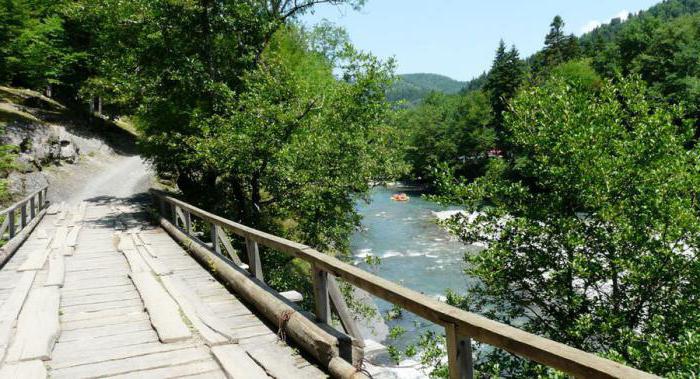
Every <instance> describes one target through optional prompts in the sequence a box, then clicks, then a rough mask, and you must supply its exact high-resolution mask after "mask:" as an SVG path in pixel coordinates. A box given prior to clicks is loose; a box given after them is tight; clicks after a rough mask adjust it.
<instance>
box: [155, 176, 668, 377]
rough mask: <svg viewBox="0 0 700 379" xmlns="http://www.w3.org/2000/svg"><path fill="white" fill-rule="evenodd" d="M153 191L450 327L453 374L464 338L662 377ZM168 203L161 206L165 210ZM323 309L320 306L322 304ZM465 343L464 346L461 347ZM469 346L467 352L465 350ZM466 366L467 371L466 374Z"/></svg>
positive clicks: (584, 365) (558, 365)
mask: <svg viewBox="0 0 700 379" xmlns="http://www.w3.org/2000/svg"><path fill="white" fill-rule="evenodd" d="M151 193H152V194H153V195H154V196H155V197H156V198H158V199H160V200H161V201H164V202H166V203H169V204H171V205H173V206H177V207H179V208H181V209H184V210H187V212H189V213H191V214H193V215H196V216H197V217H199V218H201V219H203V220H205V221H207V222H210V223H212V224H215V225H218V226H220V227H221V228H222V229H225V230H227V231H230V232H232V233H234V234H236V235H238V236H240V237H244V238H246V239H247V240H249V241H254V242H256V243H259V244H262V245H264V246H267V247H269V248H272V249H275V250H278V251H281V252H284V253H287V254H290V255H292V256H294V257H296V258H299V259H302V260H304V261H306V262H308V263H310V264H311V265H312V267H314V269H315V270H320V271H323V272H325V273H327V274H332V275H334V276H336V277H340V278H342V279H344V280H345V281H347V282H348V283H351V284H353V285H355V286H357V287H359V288H361V289H363V290H365V291H367V292H369V293H370V294H372V295H374V296H377V297H379V298H381V299H384V300H386V301H388V302H390V303H393V304H395V305H398V306H400V307H402V308H404V309H406V310H408V311H410V312H413V313H415V314H416V315H418V316H420V317H423V318H425V319H427V320H429V321H432V322H434V323H436V324H439V325H442V326H444V327H445V328H446V329H447V335H448V340H447V343H448V351H449V352H450V354H448V358H449V365H450V377H451V378H462V377H466V374H464V372H466V371H469V368H466V367H463V368H459V367H458V362H471V359H464V357H462V358H459V354H460V353H462V354H464V353H467V352H466V350H470V349H465V348H464V343H460V341H459V339H460V337H469V338H473V339H475V340H477V341H480V342H483V343H486V344H489V345H492V346H494V347H498V348H501V349H504V350H507V351H509V352H511V353H513V354H516V355H519V356H521V357H524V358H528V359H531V360H533V361H536V362H538V363H541V364H543V365H546V366H549V367H552V368H555V369H557V370H561V371H563V372H565V373H568V374H571V375H574V376H576V377H582V378H583V377H585V378H656V377H657V376H655V375H653V374H650V373H646V372H643V371H640V370H637V369H634V368H632V367H629V366H625V365H623V364H620V363H617V362H614V361H611V360H608V359H605V358H601V357H599V356H596V355H594V354H591V353H587V352H585V351H583V350H579V349H576V348H573V347H570V346H567V345H564V344H562V343H559V342H556V341H552V340H550V339H547V338H543V337H540V336H537V335H534V334H532V333H528V332H525V331H523V330H520V329H517V328H514V327H512V326H509V325H506V324H503V323H500V322H497V321H493V320H490V319H488V318H485V317H483V316H480V315H477V314H475V313H471V312H467V311H464V310H462V309H459V308H456V307H453V306H451V305H448V304H445V303H443V302H441V301H438V300H436V299H433V298H431V297H429V296H426V295H423V294H421V293H419V292H416V291H414V290H411V289H408V288H405V287H402V286H400V285H398V284H396V283H393V282H391V281H389V280H386V279H383V278H380V277H378V276H375V275H373V274H371V273H369V272H367V271H364V270H362V269H360V268H358V267H355V266H352V265H350V264H347V263H345V262H342V261H340V260H338V259H336V258H334V257H331V256H329V255H326V254H323V253H321V252H319V251H316V250H315V249H312V248H311V247H309V246H306V245H303V244H300V243H298V242H294V241H290V240H287V239H284V238H281V237H278V236H275V235H272V234H269V233H265V232H262V231H259V230H256V229H254V228H251V227H248V226H245V225H242V224H239V223H236V222H233V221H230V220H227V219H225V218H223V217H219V216H217V215H214V214H211V213H209V212H207V211H205V210H202V209H200V208H197V207H195V206H193V205H190V204H188V203H185V202H183V201H180V200H178V199H176V198H174V197H172V196H170V194H168V193H166V192H163V191H159V190H155V189H152V190H151ZM163 211H164V207H161V212H163ZM317 308H318V306H317ZM460 346H462V347H463V348H462V349H460ZM462 350H465V351H462ZM460 370H461V371H462V372H461V373H460Z"/></svg>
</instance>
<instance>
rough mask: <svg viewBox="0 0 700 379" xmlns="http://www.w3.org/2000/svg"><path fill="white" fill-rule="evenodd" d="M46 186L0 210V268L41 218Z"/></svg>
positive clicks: (43, 210)
mask: <svg viewBox="0 0 700 379" xmlns="http://www.w3.org/2000/svg"><path fill="white" fill-rule="evenodd" d="M47 191H48V186H44V187H42V188H41V189H39V190H37V191H34V192H33V193H31V194H30V195H28V196H26V197H25V198H23V199H22V200H20V201H18V202H16V203H14V204H12V205H11V206H9V207H7V208H5V209H3V210H0V243H1V244H2V247H0V267H1V266H2V265H4V264H5V262H7V260H8V259H9V258H10V257H11V256H12V254H13V253H14V252H15V251H16V250H17V248H18V247H19V246H20V245H21V244H22V243H23V242H24V241H25V240H26V239H27V237H28V236H29V233H31V231H32V230H33V229H34V227H35V226H36V225H37V224H38V222H39V221H40V220H41V218H42V217H43V215H44V213H45V210H46V205H47V204H48V201H47V199H46V194H47Z"/></svg>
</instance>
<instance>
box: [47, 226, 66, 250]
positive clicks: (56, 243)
mask: <svg viewBox="0 0 700 379" xmlns="http://www.w3.org/2000/svg"><path fill="white" fill-rule="evenodd" d="M66 237H68V228H67V227H65V226H59V227H58V228H56V233H55V234H54V237H53V241H52V242H51V247H52V248H54V249H58V248H60V247H63V246H65V244H66Z"/></svg>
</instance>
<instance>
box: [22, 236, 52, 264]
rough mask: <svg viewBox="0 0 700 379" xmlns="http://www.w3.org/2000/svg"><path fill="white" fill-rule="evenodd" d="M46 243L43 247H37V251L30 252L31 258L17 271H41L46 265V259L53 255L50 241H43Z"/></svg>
mask: <svg viewBox="0 0 700 379" xmlns="http://www.w3.org/2000/svg"><path fill="white" fill-rule="evenodd" d="M42 241H46V244H44V245H43V246H41V245H40V246H37V247H36V248H35V249H32V251H31V252H29V256H28V257H27V259H26V260H25V261H24V263H22V265H21V266H19V268H18V269H17V271H32V270H41V269H42V268H43V267H44V263H46V258H47V257H48V256H49V254H50V253H51V248H50V247H48V245H49V242H50V240H42Z"/></svg>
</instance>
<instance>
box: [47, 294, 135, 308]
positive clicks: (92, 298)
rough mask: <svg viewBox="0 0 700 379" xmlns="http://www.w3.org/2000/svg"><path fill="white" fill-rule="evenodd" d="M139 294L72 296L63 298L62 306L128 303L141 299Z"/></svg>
mask: <svg viewBox="0 0 700 379" xmlns="http://www.w3.org/2000/svg"><path fill="white" fill-rule="evenodd" d="M139 298H140V297H139V294H138V292H136V291H134V290H132V291H120V292H113V293H106V294H99V295H85V296H72V297H66V296H63V300H62V301H61V305H62V306H63V307H71V306H74V305H83V304H100V303H107V302H114V301H126V300H135V299H139Z"/></svg>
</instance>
